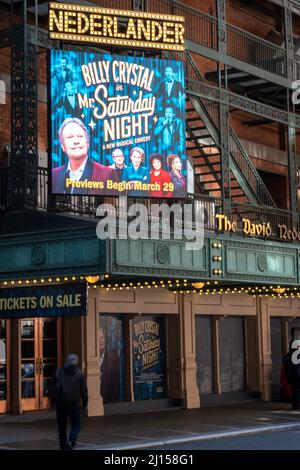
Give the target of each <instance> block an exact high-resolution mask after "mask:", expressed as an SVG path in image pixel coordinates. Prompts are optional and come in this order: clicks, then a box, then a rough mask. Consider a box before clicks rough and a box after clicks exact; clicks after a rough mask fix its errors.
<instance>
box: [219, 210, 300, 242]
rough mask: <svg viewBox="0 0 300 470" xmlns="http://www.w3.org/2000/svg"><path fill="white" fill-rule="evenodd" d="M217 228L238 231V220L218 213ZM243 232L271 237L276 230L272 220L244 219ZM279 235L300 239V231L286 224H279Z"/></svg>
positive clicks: (290, 239) (281, 238) (231, 231)
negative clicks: (260, 221) (256, 221)
mask: <svg viewBox="0 0 300 470" xmlns="http://www.w3.org/2000/svg"><path fill="white" fill-rule="evenodd" d="M215 218H216V230H217V232H230V233H236V232H238V226H237V222H236V221H231V220H230V219H229V218H228V217H226V215H224V214H216V215H215ZM242 232H243V234H244V235H246V236H250V237H261V238H269V237H271V236H272V235H273V236H274V232H273V229H272V226H271V224H270V222H262V223H254V222H252V221H251V220H250V219H247V218H243V219H242ZM277 236H278V238H279V239H280V240H285V241H295V240H298V241H300V231H298V230H297V229H296V228H295V227H292V228H289V227H287V226H286V225H285V224H278V225H277Z"/></svg>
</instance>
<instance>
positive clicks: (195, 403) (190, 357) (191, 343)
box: [180, 294, 200, 409]
mask: <svg viewBox="0 0 300 470" xmlns="http://www.w3.org/2000/svg"><path fill="white" fill-rule="evenodd" d="M180 322H181V369H182V387H183V400H184V405H185V407H186V408H187V409H190V408H199V407H200V395H199V389H198V386H197V376H196V351H195V347H196V344H195V343H196V334H195V316H194V312H193V297H192V295H189V294H182V295H181V298H180Z"/></svg>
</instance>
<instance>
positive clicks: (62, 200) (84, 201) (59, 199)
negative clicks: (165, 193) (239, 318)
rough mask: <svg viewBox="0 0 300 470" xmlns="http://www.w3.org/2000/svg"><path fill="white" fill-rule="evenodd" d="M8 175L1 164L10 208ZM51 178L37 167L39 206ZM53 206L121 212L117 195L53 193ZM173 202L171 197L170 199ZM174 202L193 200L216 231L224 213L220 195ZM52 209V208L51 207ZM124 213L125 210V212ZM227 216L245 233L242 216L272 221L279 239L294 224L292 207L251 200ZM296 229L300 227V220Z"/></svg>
mask: <svg viewBox="0 0 300 470" xmlns="http://www.w3.org/2000/svg"><path fill="white" fill-rule="evenodd" d="M7 175H8V168H0V188H1V190H0V208H1V210H3V209H5V208H7V205H8V200H7V199H8V191H7ZM48 178H49V171H48V169H47V168H39V169H38V209H39V210H44V211H46V210H48V202H49V200H48ZM53 198H54V202H55V204H54V210H55V212H56V213H57V214H66V215H67V214H68V215H77V216H83V217H88V218H91V219H92V218H95V217H96V211H97V207H98V206H99V204H101V203H103V202H105V203H110V204H112V206H113V207H114V208H115V213H116V215H117V217H119V216H120V214H121V208H120V205H119V198H118V197H99V196H76V195H54V196H53ZM127 201H128V202H127V205H128V207H129V206H130V205H132V204H134V203H136V202H141V203H143V204H145V205H146V207H147V209H148V212H149V215H150V216H151V206H152V205H153V204H161V203H166V200H165V199H161V200H160V199H146V198H143V199H139V200H138V199H134V198H128V200H127ZM169 202H170V201H169ZM172 203H178V204H180V205H181V206H182V205H183V204H192V206H193V213H194V214H195V213H196V212H197V213H198V214H199V210H200V211H203V217H204V222H203V223H204V229H205V230H207V231H213V232H215V231H216V219H215V215H216V214H222V213H223V201H222V199H220V198H215V197H211V196H206V195H203V194H188V195H187V197H186V199H180V200H176V201H175V200H172ZM52 210H53V209H52ZM122 215H124V214H122ZM228 217H229V218H230V219H231V220H232V221H236V222H237V232H236V233H237V234H238V235H243V218H248V219H250V220H251V221H252V222H254V223H263V222H265V223H268V222H269V223H270V225H271V227H272V228H273V231H274V233H273V234H272V235H271V236H270V237H268V238H270V239H274V240H277V239H278V236H277V234H276V227H277V225H279V224H282V225H286V226H287V227H288V228H291V227H292V214H291V212H290V211H287V210H283V209H278V208H274V207H260V206H251V205H248V204H240V203H232V204H231V208H230V214H228ZM295 228H296V229H297V228H298V229H299V228H300V226H299V224H298V226H297V227H295Z"/></svg>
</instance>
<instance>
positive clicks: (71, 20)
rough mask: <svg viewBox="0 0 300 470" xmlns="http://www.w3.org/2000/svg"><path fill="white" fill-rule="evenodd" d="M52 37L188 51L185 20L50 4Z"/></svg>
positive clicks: (164, 15) (50, 32)
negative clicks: (186, 48) (185, 46)
mask: <svg viewBox="0 0 300 470" xmlns="http://www.w3.org/2000/svg"><path fill="white" fill-rule="evenodd" d="M49 36H50V38H51V39H60V40H64V41H77V42H78V41H79V42H83V43H87V42H91V43H98V44H113V45H114V46H116V45H118V46H119V45H121V46H124V47H127V46H134V47H143V48H145V47H146V48H155V49H169V50H173V51H174V50H176V51H183V50H184V17H183V16H178V15H169V14H160V13H145V12H140V11H139V12H137V11H127V10H114V9H111V8H100V7H90V6H81V5H69V4H61V3H50V4H49Z"/></svg>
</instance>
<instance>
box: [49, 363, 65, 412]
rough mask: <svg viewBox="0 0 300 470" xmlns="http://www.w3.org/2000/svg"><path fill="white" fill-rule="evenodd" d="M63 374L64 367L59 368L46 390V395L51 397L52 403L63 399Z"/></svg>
mask: <svg viewBox="0 0 300 470" xmlns="http://www.w3.org/2000/svg"><path fill="white" fill-rule="evenodd" d="M61 374H62V369H59V370H58V371H56V373H55V374H54V376H53V377H52V379H51V381H50V383H49V386H48V389H47V391H46V396H47V397H48V398H49V400H50V402H51V403H52V404H54V403H57V402H59V401H60V400H61V394H62V383H61Z"/></svg>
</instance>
